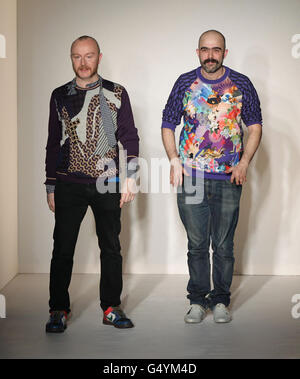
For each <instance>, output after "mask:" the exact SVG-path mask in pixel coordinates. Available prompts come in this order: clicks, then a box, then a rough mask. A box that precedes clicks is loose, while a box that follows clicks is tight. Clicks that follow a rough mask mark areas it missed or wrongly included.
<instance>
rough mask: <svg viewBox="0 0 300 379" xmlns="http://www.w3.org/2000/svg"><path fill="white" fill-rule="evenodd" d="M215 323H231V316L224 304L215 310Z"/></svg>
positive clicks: (218, 305) (220, 304) (216, 306)
mask: <svg viewBox="0 0 300 379" xmlns="http://www.w3.org/2000/svg"><path fill="white" fill-rule="evenodd" d="M213 314H214V321H215V322H218V323H224V322H230V321H231V315H230V312H229V310H228V309H227V308H226V307H225V305H224V304H222V303H219V304H217V305H215V307H214V309H213Z"/></svg>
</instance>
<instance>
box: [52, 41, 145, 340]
mask: <svg viewBox="0 0 300 379" xmlns="http://www.w3.org/2000/svg"><path fill="white" fill-rule="evenodd" d="M101 59H102V53H101V52H100V48H99V45H98V42H97V41H96V40H95V39H94V38H92V37H90V36H81V37H79V38H77V39H76V40H75V41H74V42H73V43H72V46H71V61H72V66H73V70H74V73H75V78H74V79H73V80H72V81H70V82H68V83H66V84H64V85H62V86H61V87H59V88H56V89H55V90H54V91H53V92H52V96H51V100H50V116H49V135H48V142H47V147H46V150H47V153H46V182H45V184H46V189H47V202H48V206H49V209H50V210H51V211H52V212H54V213H55V228H54V234H53V239H54V248H53V253H52V260H51V268H50V300H49V307H50V309H49V311H50V318H49V321H48V322H47V324H46V332H48V333H61V332H63V331H64V330H65V329H66V327H67V319H68V318H69V317H70V312H71V309H70V298H69V293H68V288H69V284H70V281H71V275H72V267H73V255H74V250H75V245H76V241H77V237H78V233H79V228H80V225H81V222H82V220H83V218H84V216H85V214H86V211H87V208H88V207H89V206H90V207H91V209H92V211H93V214H94V218H95V222H96V233H97V236H98V243H99V247H100V250H101V256H100V258H101V280H100V307H101V308H102V311H103V324H105V325H112V326H114V327H116V328H132V327H133V323H132V322H131V320H130V319H129V318H127V317H126V316H125V313H124V312H123V311H122V309H121V308H120V303H121V300H120V296H121V291H122V256H121V252H120V249H121V247H120V241H119V233H120V229H121V222H120V216H121V208H122V206H123V205H124V204H125V203H128V202H131V201H132V200H133V199H134V193H135V192H134V187H133V185H134V182H135V171H136V164H134V160H135V159H137V156H138V151H139V138H138V134H137V129H136V128H135V126H134V120H133V115H132V110H131V106H130V101H129V97H128V94H127V92H126V90H125V88H124V87H123V86H121V85H119V84H117V83H114V82H111V81H109V80H106V79H103V78H102V77H101V76H100V75H99V74H98V66H99V63H100V61H101ZM118 141H120V142H121V144H122V145H123V147H124V150H126V151H127V163H128V166H127V167H128V169H127V177H126V180H125V182H124V184H123V185H122V188H121V190H120V183H119V148H118ZM87 252H88V251H87Z"/></svg>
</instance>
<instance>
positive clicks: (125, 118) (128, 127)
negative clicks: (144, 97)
mask: <svg viewBox="0 0 300 379" xmlns="http://www.w3.org/2000/svg"><path fill="white" fill-rule="evenodd" d="M117 125H118V127H117V132H116V137H117V140H118V141H120V142H121V144H122V146H123V148H124V150H126V152H127V164H128V163H129V162H130V161H137V157H138V156H139V136H138V132H137V129H136V127H135V125H134V120H133V114H132V110H131V105H130V100H129V96H128V93H127V91H126V90H125V88H123V91H122V95H121V107H120V109H119V111H118V118H117ZM132 166H133V162H132ZM135 166H136V165H135Z"/></svg>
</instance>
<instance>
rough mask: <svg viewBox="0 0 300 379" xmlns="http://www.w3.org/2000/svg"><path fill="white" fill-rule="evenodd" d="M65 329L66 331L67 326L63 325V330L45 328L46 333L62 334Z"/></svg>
mask: <svg viewBox="0 0 300 379" xmlns="http://www.w3.org/2000/svg"><path fill="white" fill-rule="evenodd" d="M66 329H67V325H65V326H64V328H63V329H58V328H55V329H49V328H47V327H46V333H63V332H64V331H65V330H66Z"/></svg>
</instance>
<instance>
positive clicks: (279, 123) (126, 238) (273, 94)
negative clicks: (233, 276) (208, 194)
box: [18, 0, 300, 275]
mask: <svg viewBox="0 0 300 379" xmlns="http://www.w3.org/2000/svg"><path fill="white" fill-rule="evenodd" d="M299 12H300V2H299V0H289V1H288V2H284V1H271V0H270V1H267V0H255V1H252V2H249V1H242V0H240V1H238V2H237V1H233V0H210V1H200V0H186V1H184V2H183V1H182V0H164V1H158V0H152V1H144V0H127V1H122V0H110V1H102V0H86V1H81V0H80V1H79V0H72V1H68V0H51V1H50V0H43V1H40V0H26V1H24V0H19V1H18V14H19V18H18V26H19V28H18V38H19V94H20V103H21V107H20V108H19V110H20V120H21V123H20V125H19V126H20V128H19V141H20V148H19V166H20V170H19V187H20V192H19V203H20V207H19V214H20V224H19V228H20V233H19V237H20V239H19V246H20V271H21V272H48V271H49V262H50V258H51V249H52V231H53V225H54V217H53V214H51V213H50V211H49V210H48V209H47V205H46V196H45V189H44V186H43V184H42V183H43V181H44V157H45V145H46V140H47V121H48V107H49V98H50V94H51V91H52V90H53V89H54V88H55V87H57V86H59V85H61V84H63V83H65V82H67V81H69V80H70V79H72V78H73V72H72V69H71V64H70V60H69V47H70V44H71V42H72V41H73V40H74V39H75V38H77V37H78V36H80V35H83V34H88V35H92V36H94V37H95V38H96V39H97V40H98V41H99V43H100V45H101V48H102V51H103V54H104V57H103V60H102V62H101V74H102V75H103V76H104V77H105V78H108V79H111V80H113V81H116V82H119V83H121V84H123V85H124V86H125V87H126V88H127V90H128V92H129V95H130V98H131V102H132V106H133V111H134V116H135V122H136V126H137V127H138V129H139V135H140V138H141V145H140V151H141V155H142V156H143V157H145V158H147V159H148V160H150V158H153V157H160V158H162V157H165V153H164V149H163V146H162V143H161V137H160V125H161V113H162V109H163V108H164V106H165V103H166V100H167V97H168V95H169V92H170V90H171V88H172V86H173V84H174V82H175V80H176V79H177V77H178V76H179V75H180V74H181V73H183V72H187V71H189V70H191V69H193V68H195V67H197V66H198V65H199V62H198V59H197V57H196V53H195V49H196V47H197V42H198V37H199V35H200V34H201V33H202V32H203V31H205V30H207V29H211V28H214V29H217V30H220V31H222V32H223V33H224V34H225V36H226V37H227V45H228V48H229V54H228V57H227V58H226V62H225V63H226V64H227V65H228V66H230V67H232V68H233V69H235V70H237V71H240V72H242V73H244V74H246V75H248V76H249V77H250V78H251V79H252V81H253V83H254V85H255V87H256V88H257V91H258V93H259V95H260V98H261V103H262V109H263V116H264V137H263V140H262V143H261V146H260V149H259V151H258V153H257V155H256V156H255V159H254V160H253V163H252V166H251V169H250V172H249V177H248V182H247V184H246V186H245V188H244V191H243V195H242V201H241V215H240V222H239V225H238V229H237V232H236V271H237V272H238V273H242V274H282V275H289V274H291V275H299V274H300V254H299V246H298V235H299V232H300V225H299V217H298V213H299V211H300V203H299V197H298V189H299V184H300V181H299V174H298V172H299V168H298V162H299V155H300V153H299V147H298V143H297V138H298V134H299V117H300V113H299V97H300V90H299V72H300V71H299V67H300V59H296V58H294V57H293V56H292V53H291V51H292V46H293V44H292V43H291V39H292V36H293V35H295V34H297V33H300V29H299ZM178 129H179V128H178ZM178 134H179V130H177V136H178ZM143 175H144V176H145V173H144V174H143ZM122 220H123V230H122V235H121V242H122V246H123V255H124V262H125V265H124V271H125V272H127V273H183V274H185V273H187V265H186V250H187V248H186V245H187V241H186V236H185V232H184V230H183V227H182V225H181V222H180V220H179V217H178V211H177V206H176V198H175V195H174V194H172V195H167V194H140V195H139V196H138V197H137V199H136V200H135V202H134V203H133V204H132V205H130V206H127V207H126V208H125V209H124V212H123V215H122ZM98 254H99V253H98V248H97V241H96V236H95V227H94V221H93V219H92V217H91V213H89V214H88V217H86V218H85V220H84V222H83V225H82V228H81V231H80V235H79V240H78V244H77V249H76V257H75V264H74V272H98V270H99V259H98Z"/></svg>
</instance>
